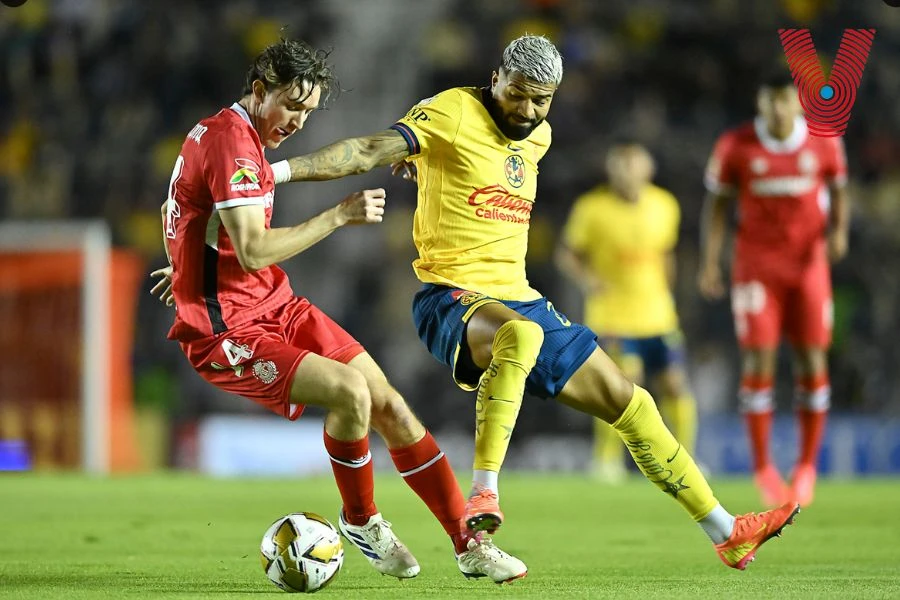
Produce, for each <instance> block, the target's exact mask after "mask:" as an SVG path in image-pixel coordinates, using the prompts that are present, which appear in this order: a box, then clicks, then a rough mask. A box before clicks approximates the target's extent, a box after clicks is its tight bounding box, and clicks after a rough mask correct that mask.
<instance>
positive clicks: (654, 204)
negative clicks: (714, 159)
mask: <svg viewBox="0 0 900 600" xmlns="http://www.w3.org/2000/svg"><path fill="white" fill-rule="evenodd" d="M606 171H607V176H608V177H609V184H608V185H601V186H598V187H596V188H594V189H592V190H591V191H589V192H588V193H586V194H584V195H583V196H581V197H579V198H578V199H577V200H576V201H575V205H574V206H573V208H572V212H571V213H570V215H569V219H568V222H567V223H566V227H565V230H564V233H563V243H562V244H561V245H560V247H559V249H558V251H557V263H558V264H559V267H560V269H561V270H562V271H563V272H564V273H565V274H566V275H568V276H569V277H570V278H571V279H572V280H573V281H574V282H575V283H576V284H577V285H578V286H579V288H580V289H581V290H582V291H583V292H584V294H585V296H586V302H585V315H584V320H585V324H586V325H587V326H588V327H590V328H591V329H592V330H593V331H594V332H595V333H597V334H598V335H599V336H600V340H601V345H602V346H603V348H604V349H605V350H606V351H607V352H609V354H610V356H612V357H613V358H614V359H615V360H616V362H617V363H618V364H619V366H620V368H621V369H622V370H623V371H624V373H625V375H626V376H628V377H629V378H630V379H632V380H633V381H634V382H635V383H637V384H638V385H643V382H644V381H648V382H650V383H652V384H654V385H655V387H656V390H657V391H658V392H659V393H660V395H661V401H660V410H661V412H662V413H663V416H664V417H666V420H667V421H668V422H669V425H670V426H671V427H672V429H673V432H674V433H675V437H676V438H677V439H678V440H679V441H680V442H681V444H682V446H684V448H685V449H686V450H688V451H689V452H693V450H694V442H695V440H696V436H697V406H696V403H695V402H694V398H693V396H692V395H691V393H690V391H689V390H688V388H687V384H686V381H687V378H686V377H685V373H684V369H683V367H682V360H683V355H684V349H683V345H682V336H681V332H680V331H679V329H678V316H677V315H676V313H675V300H674V298H673V297H672V293H671V289H670V285H671V283H672V281H673V280H674V276H675V257H674V255H673V253H672V250H673V248H674V247H675V243H676V242H677V241H678V223H679V220H680V214H681V213H680V209H679V207H678V201H677V200H676V199H675V197H674V196H673V195H672V194H670V193H669V192H667V191H666V190H664V189H662V188H660V187H657V186H655V185H653V184H652V183H651V181H652V179H653V172H654V164H653V157H652V156H650V153H649V152H648V151H647V149H646V148H644V147H643V146H641V145H638V144H631V143H626V144H617V145H615V146H613V147H612V148H611V149H610V151H609V153H608V154H607V157H606ZM594 431H595V436H594V464H593V469H594V473H595V475H596V476H597V477H598V478H600V479H601V480H603V481H606V482H610V483H615V482H618V481H621V479H622V478H623V477H624V476H625V468H624V464H623V462H622V459H623V455H624V451H625V448H624V446H623V445H622V442H621V440H620V439H619V436H618V435H616V433H615V430H613V429H612V428H611V427H610V426H609V425H608V424H607V423H606V422H604V421H603V420H601V419H596V420H595V428H594Z"/></svg>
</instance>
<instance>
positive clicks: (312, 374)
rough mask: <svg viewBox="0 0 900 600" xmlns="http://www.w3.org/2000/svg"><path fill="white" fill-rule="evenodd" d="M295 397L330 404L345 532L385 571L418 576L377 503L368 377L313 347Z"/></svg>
mask: <svg viewBox="0 0 900 600" xmlns="http://www.w3.org/2000/svg"><path fill="white" fill-rule="evenodd" d="M291 400H292V402H296V403H298V404H301V403H302V404H312V405H317V406H322V407H324V408H326V409H328V411H329V412H328V414H327V415H326V417H325V432H324V438H325V449H326V450H327V452H328V456H329V458H330V459H331V468H332V471H333V472H334V478H335V481H336V482H337V486H338V490H339V491H340V494H341V500H342V501H343V508H342V509H341V513H340V516H339V519H338V525H339V528H340V531H341V533H342V534H343V535H344V536H345V537H346V538H347V539H348V540H349V541H350V542H351V543H352V544H353V545H354V546H356V547H357V548H359V549H360V551H362V553H363V554H364V555H365V557H366V559H367V560H368V561H369V563H370V564H371V565H372V566H373V567H375V569H377V570H378V571H379V572H381V573H383V574H385V575H393V576H394V577H397V578H401V579H404V578H409V577H415V576H416V575H417V574H418V573H419V565H418V563H417V562H416V559H415V558H414V557H413V556H412V554H411V553H410V552H409V550H407V549H406V546H404V545H403V543H402V542H400V541H399V540H398V539H397V536H396V535H394V532H393V531H392V530H391V524H390V523H389V522H388V521H386V520H384V519H383V518H382V516H381V514H380V513H379V512H378V509H377V508H376V506H375V500H374V495H375V491H374V490H375V486H374V479H373V469H372V455H371V453H370V452H369V435H368V432H369V415H370V412H371V396H370V394H369V388H368V385H367V383H366V380H365V378H364V377H363V376H362V375H361V374H360V373H359V372H358V371H357V370H355V369H353V368H351V367H349V366H347V365H344V364H342V363H339V362H337V361H334V360H331V359H328V358H324V357H321V356H318V355H316V354H312V353H307V354H306V355H305V356H304V357H303V360H302V361H301V362H300V364H299V365H298V366H297V369H296V371H295V373H294V378H293V381H292V383H291Z"/></svg>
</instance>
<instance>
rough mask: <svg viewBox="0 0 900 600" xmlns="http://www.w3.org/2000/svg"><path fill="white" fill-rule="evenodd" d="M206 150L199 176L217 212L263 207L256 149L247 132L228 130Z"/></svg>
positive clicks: (261, 168)
mask: <svg viewBox="0 0 900 600" xmlns="http://www.w3.org/2000/svg"><path fill="white" fill-rule="evenodd" d="M210 142H212V143H211V144H210V145H209V146H208V147H207V150H206V156H205V157H204V163H203V175H204V177H205V179H206V183H207V185H208V186H209V191H210V194H211V195H212V198H213V202H214V203H215V205H216V208H217V209H223V208H232V207H235V206H247V205H250V204H260V205H263V204H265V193H266V192H267V191H270V190H264V189H262V186H263V185H264V178H263V165H264V164H265V163H264V161H265V159H264V158H263V157H262V156H261V155H260V151H259V146H258V145H257V144H256V142H255V140H253V139H252V138H251V137H250V135H249V132H247V131H244V130H242V129H240V128H237V127H231V128H228V129H226V130H225V131H222V132H221V133H219V134H218V135H216V136H215V137H214V138H213V139H212V140H210Z"/></svg>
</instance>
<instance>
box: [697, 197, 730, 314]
mask: <svg viewBox="0 0 900 600" xmlns="http://www.w3.org/2000/svg"><path fill="white" fill-rule="evenodd" d="M732 201H733V198H732V195H731V194H730V193H727V192H720V193H715V192H710V193H708V194H707V195H706V200H705V201H704V202H703V217H702V219H703V221H702V223H701V227H700V237H701V248H702V253H703V255H702V256H703V258H702V259H701V263H700V275H699V278H698V282H697V283H698V284H699V287H700V292H701V293H702V294H703V296H704V297H706V298H709V299H716V298H721V297H722V296H724V295H725V284H724V283H723V281H722V267H721V260H722V249H723V248H724V246H725V234H726V233H727V232H728V208H729V207H730V206H731V203H732Z"/></svg>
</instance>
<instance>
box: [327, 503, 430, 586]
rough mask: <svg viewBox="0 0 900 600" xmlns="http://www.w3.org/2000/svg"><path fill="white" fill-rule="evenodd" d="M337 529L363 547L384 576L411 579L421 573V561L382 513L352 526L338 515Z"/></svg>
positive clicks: (371, 561) (349, 539)
mask: <svg viewBox="0 0 900 600" xmlns="http://www.w3.org/2000/svg"><path fill="white" fill-rule="evenodd" d="M338 528H339V529H340V531H341V535H343V536H344V537H345V538H347V540H348V541H349V542H350V543H351V544H353V545H354V546H356V547H357V548H359V549H360V551H361V552H362V553H363V555H364V556H365V557H366V560H368V561H369V564H371V565H372V566H373V567H375V569H376V570H377V571H378V572H379V573H381V574H382V575H391V576H393V577H396V578H398V579H409V578H411V577H415V576H416V575H418V574H419V563H418V562H417V561H416V558H415V557H414V556H413V555H412V553H410V551H409V550H408V549H407V548H406V546H405V545H404V544H403V542H401V541H400V540H398V539H397V536H396V535H395V534H394V531H393V530H392V529H391V524H390V522H389V521H385V520H384V518H383V517H382V516H381V513H375V514H374V515H372V516H371V517H369V522H368V523H366V524H365V525H351V524H350V523H347V522H346V521H345V520H344V512H343V511H341V515H340V517H339V518H338Z"/></svg>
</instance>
